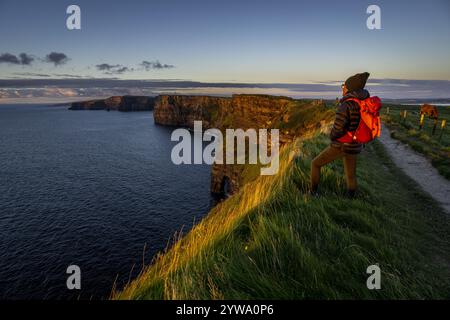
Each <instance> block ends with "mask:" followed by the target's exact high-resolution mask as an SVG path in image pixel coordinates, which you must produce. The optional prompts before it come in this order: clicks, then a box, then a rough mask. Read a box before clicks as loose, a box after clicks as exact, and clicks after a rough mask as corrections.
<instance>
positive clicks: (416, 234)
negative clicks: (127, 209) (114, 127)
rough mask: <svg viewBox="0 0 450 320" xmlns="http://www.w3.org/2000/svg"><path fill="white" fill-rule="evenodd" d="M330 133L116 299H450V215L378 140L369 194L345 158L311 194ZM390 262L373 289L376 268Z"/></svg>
mask: <svg viewBox="0 0 450 320" xmlns="http://www.w3.org/2000/svg"><path fill="white" fill-rule="evenodd" d="M327 143H328V142H327V138H326V137H325V136H323V135H319V136H315V137H314V138H312V139H309V140H301V139H297V140H295V141H294V142H293V143H290V144H288V145H286V146H285V147H284V148H283V149H282V151H281V154H280V170H279V173H278V174H277V175H274V176H259V177H258V178H257V179H255V180H253V181H250V182H248V183H247V184H246V185H245V186H244V187H243V188H242V189H241V190H240V191H239V192H238V193H237V194H235V195H234V196H232V197H230V198H229V199H227V200H226V201H224V202H222V203H220V204H218V205H217V206H216V207H215V208H213V209H212V211H211V212H210V213H209V214H208V216H207V217H206V218H205V219H203V220H202V221H201V222H200V223H199V224H197V225H196V226H195V227H194V228H193V229H192V230H191V231H190V232H189V233H188V234H186V235H185V236H184V237H180V238H179V239H177V240H178V241H176V242H175V243H174V244H173V245H172V247H171V248H170V249H168V250H167V251H166V252H164V253H161V254H159V255H158V256H157V257H155V259H154V261H153V263H152V264H151V265H150V266H148V267H147V268H145V269H144V270H143V271H142V272H141V274H140V276H139V277H138V278H137V279H135V280H134V281H132V282H131V283H129V284H128V285H127V286H126V287H125V288H124V289H123V290H121V291H115V292H113V293H112V298H113V299H316V298H317V299H355V298H358V299H359V298H361V299H430V298H448V297H450V268H449V266H450V256H449V255H448V252H450V225H449V219H448V217H446V216H445V215H444V214H443V212H442V211H441V209H440V208H439V207H438V206H437V204H436V203H434V202H433V201H432V200H431V199H430V198H429V197H427V196H425V195H424V194H423V193H422V192H421V191H420V190H419V189H418V188H417V186H416V185H415V184H414V183H413V182H412V181H411V180H410V179H409V178H408V177H406V176H404V175H403V174H402V173H400V172H399V170H398V169H396V168H395V167H394V165H393V164H392V162H391V161H390V160H389V158H388V157H387V156H386V154H385V153H384V150H383V148H382V146H381V145H380V144H378V143H377V142H374V143H372V144H371V145H370V146H369V147H368V148H366V150H365V151H364V152H363V154H362V155H361V156H360V157H359V159H358V161H359V163H358V182H359V185H360V190H361V191H360V194H359V195H358V197H357V199H355V200H350V199H347V198H345V197H344V196H343V195H342V194H343V190H344V189H345V188H344V183H345V182H344V178H343V176H342V164H341V163H339V162H335V163H333V164H332V165H330V166H328V167H326V168H324V169H323V172H322V173H323V176H322V184H321V190H322V195H321V196H319V197H311V196H309V195H308V193H307V185H308V179H309V166H310V161H311V159H312V158H313V157H314V156H315V155H316V154H318V153H319V152H320V150H321V149H322V148H324V147H325V146H326V144H327ZM372 264H378V265H379V266H380V268H381V272H382V275H381V277H382V278H381V286H382V289H381V290H368V289H367V287H366V280H367V277H368V275H367V274H366V268H367V267H368V266H369V265H372Z"/></svg>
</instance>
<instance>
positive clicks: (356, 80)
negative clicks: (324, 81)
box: [341, 72, 370, 96]
mask: <svg viewBox="0 0 450 320" xmlns="http://www.w3.org/2000/svg"><path fill="white" fill-rule="evenodd" d="M369 76H370V73H368V72H363V73H357V74H355V75H353V76H351V77H350V78H348V79H347V80H345V83H343V84H342V86H341V87H342V95H343V96H345V95H346V94H347V93H349V92H353V91H358V90H361V89H364V87H365V86H366V82H367V79H368V78H369Z"/></svg>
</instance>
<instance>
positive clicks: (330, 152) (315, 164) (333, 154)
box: [311, 145, 344, 192]
mask: <svg viewBox="0 0 450 320" xmlns="http://www.w3.org/2000/svg"><path fill="white" fill-rule="evenodd" d="M343 155H344V153H343V152H342V150H341V149H340V148H338V147H334V146H332V145H330V146H328V147H327V148H326V149H324V150H323V151H322V152H321V153H320V154H319V155H318V156H317V157H315V158H314V160H313V161H312V162H311V191H312V192H316V191H317V188H318V186H319V182H320V168H322V167H323V166H324V165H326V164H328V163H330V162H332V161H334V160H336V159H338V158H340V157H342V156H343Z"/></svg>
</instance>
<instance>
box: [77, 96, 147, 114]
mask: <svg viewBox="0 0 450 320" xmlns="http://www.w3.org/2000/svg"><path fill="white" fill-rule="evenodd" d="M154 104H155V97H147V96H113V97H110V98H107V99H99V100H88V101H80V102H73V103H72V104H71V106H70V108H69V110H108V111H109V110H117V111H149V110H153V107H154Z"/></svg>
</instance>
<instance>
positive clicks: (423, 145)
mask: <svg viewBox="0 0 450 320" xmlns="http://www.w3.org/2000/svg"><path fill="white" fill-rule="evenodd" d="M389 109H390V113H389V115H387V114H384V115H383V120H384V122H385V123H386V124H387V126H388V127H389V128H390V129H391V131H392V133H391V135H392V137H393V138H395V139H398V140H400V141H402V142H403V143H406V144H408V145H409V146H410V147H411V148H412V149H414V150H415V151H417V152H419V153H421V154H422V155H424V156H425V157H427V158H428V159H430V161H431V163H432V165H433V166H434V167H435V168H436V169H437V170H438V171H439V173H440V174H441V175H442V176H444V177H445V178H447V179H449V180H450V107H438V110H439V121H438V126H437V128H436V131H435V134H434V135H433V134H432V130H433V126H434V121H433V120H431V119H428V118H426V117H425V121H424V127H423V129H422V130H419V119H420V113H419V107H418V106H398V105H390V106H389ZM403 110H407V118H406V120H405V119H403V118H402V117H400V111H403ZM443 119H446V120H447V123H448V125H447V126H446V127H445V129H444V130H441V127H440V125H441V123H442V120H443ZM441 134H442V135H441Z"/></svg>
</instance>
